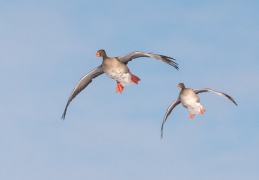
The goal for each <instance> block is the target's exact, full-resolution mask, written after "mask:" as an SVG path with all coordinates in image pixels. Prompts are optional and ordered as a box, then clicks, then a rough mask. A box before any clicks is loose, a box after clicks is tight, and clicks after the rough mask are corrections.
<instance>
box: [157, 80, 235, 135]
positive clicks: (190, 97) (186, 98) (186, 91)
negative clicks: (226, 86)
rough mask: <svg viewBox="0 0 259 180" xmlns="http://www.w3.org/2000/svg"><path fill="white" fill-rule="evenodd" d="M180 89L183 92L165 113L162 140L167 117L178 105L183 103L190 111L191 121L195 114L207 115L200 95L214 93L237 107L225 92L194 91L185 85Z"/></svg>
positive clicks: (179, 85)
mask: <svg viewBox="0 0 259 180" xmlns="http://www.w3.org/2000/svg"><path fill="white" fill-rule="evenodd" d="M178 87H179V88H181V89H182V90H181V91H180V93H179V96H178V98H177V99H176V100H174V101H173V102H172V104H171V105H170V106H169V107H168V109H167V111H166V113H165V116H164V120H163V123H162V126H161V138H162V137H163V127H164V123H165V121H166V119H167V117H168V116H169V114H170V113H171V112H172V110H173V109H174V108H175V107H176V106H177V105H178V104H180V103H182V105H183V107H185V108H187V109H188V110H189V118H190V119H192V118H194V114H204V113H205V111H206V110H205V109H203V107H202V106H201V104H200V98H199V97H198V96H197V94H199V93H203V92H214V93H216V94H217V95H220V96H223V97H224V98H226V99H228V100H230V101H231V102H233V103H234V104H235V105H237V103H236V102H235V101H234V99H233V98H232V97H230V96H229V95H227V94H225V93H223V92H219V91H215V90H213V89H210V88H202V89H194V90H193V89H190V88H186V87H185V86H184V84H183V83H179V84H178Z"/></svg>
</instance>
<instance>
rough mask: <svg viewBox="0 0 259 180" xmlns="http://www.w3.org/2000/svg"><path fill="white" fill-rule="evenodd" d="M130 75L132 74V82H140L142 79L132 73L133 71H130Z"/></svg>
mask: <svg viewBox="0 0 259 180" xmlns="http://www.w3.org/2000/svg"><path fill="white" fill-rule="evenodd" d="M130 75H131V82H133V83H135V84H138V82H139V81H140V79H139V78H138V77H137V76H135V75H133V74H131V73H130Z"/></svg>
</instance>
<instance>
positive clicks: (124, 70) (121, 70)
mask: <svg viewBox="0 0 259 180" xmlns="http://www.w3.org/2000/svg"><path fill="white" fill-rule="evenodd" d="M96 56H97V57H102V58H103V61H102V64H101V65H100V66H98V67H96V68H95V69H93V70H92V71H90V72H89V73H87V74H86V75H84V76H83V77H82V78H81V79H80V80H79V81H78V83H77V84H76V86H75V87H74V89H73V91H72V93H71V94H70V97H69V98H68V101H67V104H66V107H65V110H64V112H63V115H62V117H61V118H62V119H65V116H66V112H67V108H68V106H69V104H70V102H71V101H72V100H73V99H74V98H75V97H76V96H77V95H78V94H79V93H80V92H81V91H82V90H83V89H85V88H86V87H87V86H88V85H89V84H90V83H91V82H92V80H93V79H94V78H96V77H98V76H100V75H101V74H103V73H105V74H106V75H107V76H109V77H110V78H112V79H115V80H116V82H117V87H116V92H120V93H122V92H123V89H124V86H125V85H131V84H133V83H135V84H138V81H140V78H138V77H137V76H135V75H133V74H132V73H131V72H130V70H129V68H128V66H127V64H128V62H130V61H132V60H133V59H137V58H140V57H148V58H154V59H156V60H159V61H162V62H164V63H166V64H168V65H171V66H173V67H174V68H175V69H177V70H178V69H179V68H178V64H177V63H176V62H175V59H174V58H171V57H168V56H164V55H159V54H153V53H146V52H140V51H134V52H131V53H128V54H126V55H123V56H118V57H108V56H107V54H106V52H105V50H103V49H101V50H99V51H97V53H96Z"/></svg>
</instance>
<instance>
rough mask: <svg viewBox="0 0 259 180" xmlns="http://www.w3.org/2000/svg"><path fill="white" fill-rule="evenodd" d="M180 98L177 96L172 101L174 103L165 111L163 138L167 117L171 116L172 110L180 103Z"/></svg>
mask: <svg viewBox="0 0 259 180" xmlns="http://www.w3.org/2000/svg"><path fill="white" fill-rule="evenodd" d="M180 102H181V101H180V98H177V99H176V100H174V101H173V102H172V104H171V105H170V106H169V107H168V108H167V110H166V113H165V116H164V120H163V123H162V126H161V138H163V128H164V124H165V121H166V119H167V117H168V116H169V114H170V113H171V112H172V110H173V109H174V108H175V107H176V106H177V105H178V104H180Z"/></svg>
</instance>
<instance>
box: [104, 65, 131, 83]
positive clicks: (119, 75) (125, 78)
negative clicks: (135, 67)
mask: <svg viewBox="0 0 259 180" xmlns="http://www.w3.org/2000/svg"><path fill="white" fill-rule="evenodd" d="M105 73H106V74H107V75H108V76H109V77H111V78H112V79H115V80H117V81H119V82H120V83H121V84H122V85H123V86H125V85H130V84H132V81H131V74H130V73H125V72H123V70H121V69H119V68H116V69H111V70H110V71H109V72H105Z"/></svg>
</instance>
